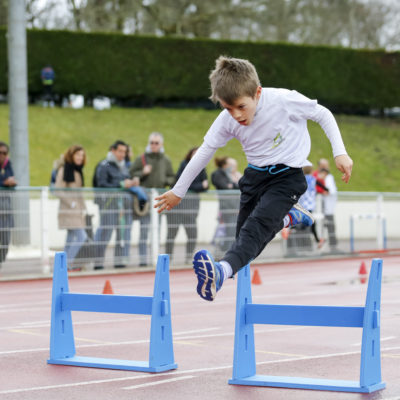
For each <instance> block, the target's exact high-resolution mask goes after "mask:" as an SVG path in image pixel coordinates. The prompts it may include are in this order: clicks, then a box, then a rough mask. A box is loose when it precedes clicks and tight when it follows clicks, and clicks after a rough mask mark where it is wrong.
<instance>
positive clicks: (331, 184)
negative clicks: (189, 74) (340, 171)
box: [318, 158, 339, 253]
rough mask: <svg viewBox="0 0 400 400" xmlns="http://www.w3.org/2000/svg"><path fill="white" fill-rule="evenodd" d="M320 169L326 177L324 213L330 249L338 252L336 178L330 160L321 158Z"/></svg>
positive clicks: (321, 173)
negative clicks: (330, 166) (331, 170)
mask: <svg viewBox="0 0 400 400" xmlns="http://www.w3.org/2000/svg"><path fill="white" fill-rule="evenodd" d="M318 167H319V168H318V170H319V173H320V175H321V176H322V177H323V178H324V182H325V187H326V192H325V195H324V197H323V213H324V219H325V222H324V224H325V227H326V229H327V231H328V243H329V249H330V251H331V252H332V253H337V252H338V251H339V250H338V248H337V238H336V228H335V209H336V202H337V188H336V184H335V178H334V177H333V175H332V174H331V173H330V170H329V161H328V160H326V159H325V158H321V159H320V160H319V162H318Z"/></svg>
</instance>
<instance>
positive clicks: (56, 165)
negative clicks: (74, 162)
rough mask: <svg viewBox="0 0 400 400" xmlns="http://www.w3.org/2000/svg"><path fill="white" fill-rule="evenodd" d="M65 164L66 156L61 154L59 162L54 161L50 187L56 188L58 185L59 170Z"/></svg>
mask: <svg viewBox="0 0 400 400" xmlns="http://www.w3.org/2000/svg"><path fill="white" fill-rule="evenodd" d="M63 164H64V154H61V155H60V157H59V158H58V159H57V160H54V161H53V168H52V170H51V176H50V186H54V185H55V184H56V178H57V172H58V169H59V168H60V167H61V165H63Z"/></svg>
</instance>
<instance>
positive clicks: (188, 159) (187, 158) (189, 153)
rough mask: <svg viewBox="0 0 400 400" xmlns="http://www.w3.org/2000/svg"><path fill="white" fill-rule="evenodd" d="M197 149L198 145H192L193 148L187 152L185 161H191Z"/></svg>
mask: <svg viewBox="0 0 400 400" xmlns="http://www.w3.org/2000/svg"><path fill="white" fill-rule="evenodd" d="M197 149H198V147H192V148H191V149H190V150H189V151H188V152H187V154H186V156H185V161H187V162H189V161H190V160H191V159H192V157H193V154H194V153H195V152H196V151H197Z"/></svg>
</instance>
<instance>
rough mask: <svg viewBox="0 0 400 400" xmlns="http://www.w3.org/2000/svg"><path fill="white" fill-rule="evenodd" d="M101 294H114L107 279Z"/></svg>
mask: <svg viewBox="0 0 400 400" xmlns="http://www.w3.org/2000/svg"><path fill="white" fill-rule="evenodd" d="M103 294H114V292H113V290H112V287H111V283H110V281H109V280H108V279H107V280H106V283H105V284H104V289H103Z"/></svg>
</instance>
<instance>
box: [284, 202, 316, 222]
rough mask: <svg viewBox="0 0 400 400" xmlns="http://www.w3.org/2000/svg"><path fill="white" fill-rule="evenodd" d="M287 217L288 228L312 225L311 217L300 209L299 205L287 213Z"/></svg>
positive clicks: (304, 210)
mask: <svg viewBox="0 0 400 400" xmlns="http://www.w3.org/2000/svg"><path fill="white" fill-rule="evenodd" d="M288 215H289V219H290V222H289V226H294V225H297V224H303V225H305V226H311V225H312V224H313V223H314V217H313V215H312V214H311V213H310V212H309V211H307V210H306V209H305V208H304V207H302V206H301V205H300V204H299V203H296V204H295V205H294V206H293V207H292V208H291V210H290V211H289V212H288Z"/></svg>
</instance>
